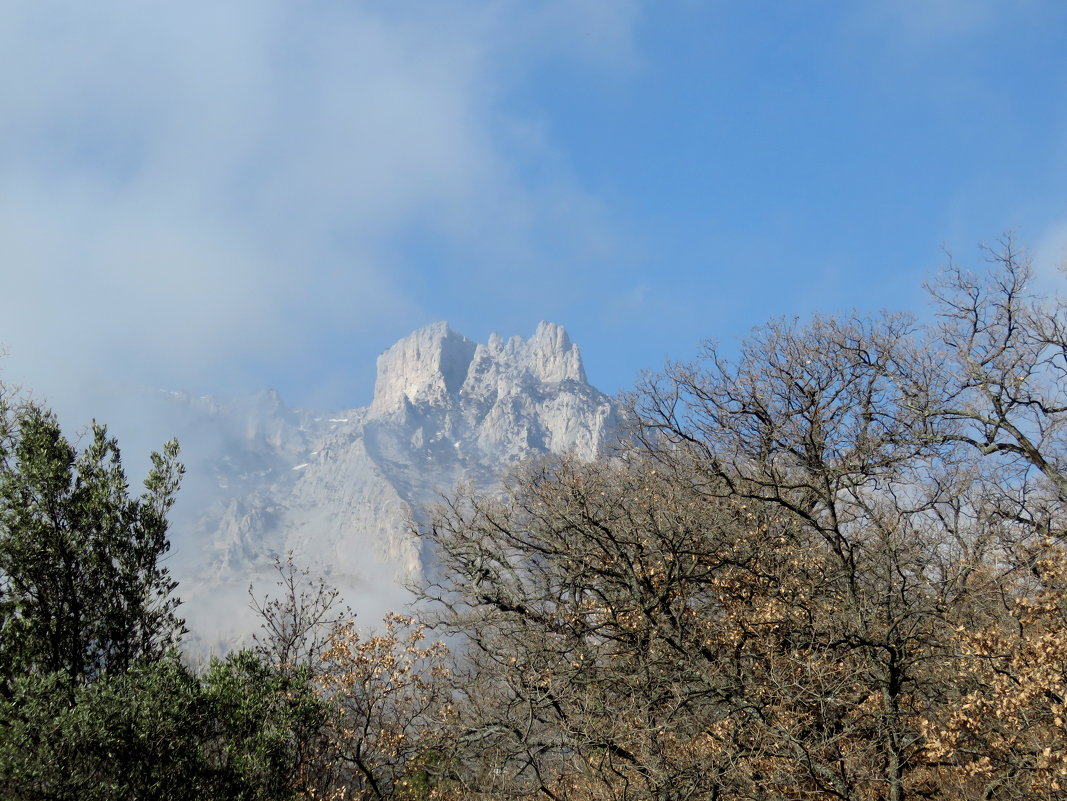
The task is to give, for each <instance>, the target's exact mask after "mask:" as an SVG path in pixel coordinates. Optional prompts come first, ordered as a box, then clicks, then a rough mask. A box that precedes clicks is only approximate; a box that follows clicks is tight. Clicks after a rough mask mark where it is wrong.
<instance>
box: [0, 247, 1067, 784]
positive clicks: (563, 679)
mask: <svg viewBox="0 0 1067 801" xmlns="http://www.w3.org/2000/svg"><path fill="white" fill-rule="evenodd" d="M989 255H990V260H991V265H990V266H989V269H988V270H986V271H984V272H982V273H979V274H972V273H969V272H966V271H964V270H963V269H961V268H958V267H956V266H951V265H950V266H949V267H947V268H946V269H945V270H944V271H943V272H942V273H941V275H940V276H939V278H938V280H937V281H936V282H934V283H932V284H931V285H930V287H929V289H930V293H931V295H932V298H933V301H934V304H935V312H936V315H935V316H934V317H933V321H932V322H931V323H929V324H921V323H920V322H917V321H916V320H914V319H912V318H910V317H908V316H905V315H897V314H888V313H884V314H878V315H870V316H859V315H856V316H852V317H841V318H837V317H815V318H813V319H811V320H807V321H789V320H783V321H776V322H772V323H769V324H767V325H765V326H763V327H761V328H758V329H756V330H755V331H754V332H753V333H752V335H751V336H750V337H749V338H748V339H747V340H745V341H744V342H743V343H742V345H741V347H740V349H739V351H738V352H737V354H736V355H735V356H734V357H733V358H729V359H728V358H726V357H725V356H724V355H723V354H722V353H721V352H720V351H719V350H718V349H717V347H716V346H715V345H713V344H708V345H706V346H705V349H704V351H703V353H702V354H701V356H700V357H699V358H698V359H696V360H695V361H692V362H686V363H672V364H668V365H667V366H666V367H665V368H664V369H663V370H662V371H661V372H658V373H650V374H647V375H646V377H645V378H644V379H643V380H642V381H641V382H640V383H639V385H638V386H637V387H636V388H635V389H634V391H633V392H631V393H630V394H629V396H628V397H627V398H626V400H625V413H624V415H623V416H624V418H625V420H626V426H627V431H626V436H624V437H623V438H622V441H623V444H620V445H619V446H618V448H617V449H616V450H615V451H614V452H612V453H610V454H604V455H603V457H602V458H601V459H599V460H598V461H595V462H592V463H590V462H581V461H578V460H574V459H570V458H567V457H565V456H560V457H551V458H546V459H542V460H540V461H537V462H535V463H529V464H525V465H522V466H520V467H519V468H518V469H516V470H515V471H514V472H513V473H512V474H511V475H510V476H509V477H507V478H506V480H505V481H504V482H503V484H502V485H500V486H498V487H496V488H493V489H492V490H485V491H480V490H476V489H474V488H463V487H461V488H458V489H457V490H456V491H455V492H454V493H453V494H452V496H451V497H450V498H448V499H447V501H446V502H445V503H443V504H441V505H440V506H439V507H438V508H437V509H435V510H433V511H432V512H430V513H429V514H428V516H427V518H426V522H425V523H424V524H422V525H421V526H420V527H419V531H418V532H417V533H418V534H419V536H421V537H423V538H424V539H425V541H426V543H427V547H428V548H429V549H430V550H432V552H433V553H434V555H435V556H434V565H435V567H434V571H433V573H432V574H431V575H429V576H427V577H426V580H425V582H424V584H423V586H422V587H421V588H420V590H419V594H420V598H419V603H418V605H417V607H416V608H417V609H418V610H419V611H418V615H417V619H414V618H411V617H404V616H391V617H390V618H388V619H387V621H386V626H385V628H384V629H383V630H382V631H381V633H379V634H377V635H367V634H361V633H360V631H359V630H358V629H357V628H356V627H355V625H354V624H353V622H352V621H351V619H350V615H349V614H348V613H347V610H345V609H344V608H342V607H341V604H340V599H339V598H338V597H337V594H336V592H335V591H332V590H331V589H330V588H329V587H327V586H325V585H323V584H322V583H317V582H316V581H314V580H313V578H312V577H311V576H309V575H308V574H307V573H306V571H303V570H301V569H300V568H299V567H298V566H294V565H293V564H291V563H289V562H281V563H279V565H278V586H277V587H276V592H275V593H274V594H273V595H270V596H267V595H264V596H262V597H256V598H255V599H254V605H255V607H256V609H257V611H258V612H259V615H260V618H261V621H262V624H263V626H262V629H261V631H260V634H259V635H258V637H257V640H256V647H255V648H253V649H249V650H244V651H240V652H236V653H233V654H230V655H229V656H228V657H227V658H226V659H223V660H215V661H213V662H212V663H211V664H209V665H207V666H202V667H201V668H199V669H196V670H194V669H193V668H191V667H189V666H188V665H186V664H185V663H184V662H183V661H182V658H181V655H180V651H179V645H180V639H181V635H182V633H183V627H182V623H181V621H180V620H179V618H178V611H179V609H178V607H176V605H175V602H174V598H173V593H174V591H175V586H174V582H173V581H172V580H171V579H170V577H169V575H168V574H167V571H166V569H165V568H164V567H163V563H162V557H163V555H164V554H165V552H166V550H167V547H168V545H167V538H166V513H167V510H168V509H169V507H170V504H171V503H172V502H173V499H174V493H175V492H176V491H177V488H178V483H179V480H180V477H181V466H180V465H179V464H178V461H177V456H178V454H177V446H176V445H175V444H168V445H167V446H166V447H165V448H164V450H163V452H162V453H161V454H158V455H157V456H156V457H155V461H154V469H153V471H152V472H151V473H150V475H149V477H148V480H147V481H146V488H145V492H144V493H143V494H142V495H141V496H138V497H133V496H131V495H130V493H129V489H128V486H127V484H126V480H125V477H124V475H123V474H122V470H121V464H120V460H119V456H118V449H117V446H116V444H115V443H114V441H113V440H112V439H110V438H109V437H108V435H107V432H106V430H105V429H103V428H102V427H94V429H93V431H92V435H91V437H90V438H89V439H90V441H89V443H88V445H87V446H86V447H85V448H84V449H83V450H81V451H78V450H77V449H76V448H75V447H73V446H72V445H71V444H70V443H68V442H67V440H65V439H64V438H63V436H62V434H61V432H60V430H59V427H58V425H57V423H56V421H55V418H54V417H53V416H52V415H50V414H49V413H48V412H47V411H46V410H43V409H41V408H40V407H38V406H35V405H33V404H32V403H29V402H25V401H18V400H17V399H16V398H14V397H11V396H10V395H9V396H8V397H6V399H5V402H6V403H7V406H6V407H5V408H4V410H3V415H2V419H3V429H2V431H0V796H2V797H3V798H11V799H75V798H76V799H105V798H106V799H111V798H144V799H149V798H151V799H179V798H181V799H184V798H190V799H192V798H196V799H212V798H218V799H223V798H225V799H335V800H336V801H342V800H344V799H397V800H398V801H399V800H400V799H440V801H468V800H469V801H473V800H474V799H496V798H501V799H506V798H547V799H558V800H559V801H565V800H569V799H575V800H576V801H602V800H603V801H688V800H689V799H693V800H694V801H695V800H696V799H700V800H701V801H712V800H714V801H733V800H734V799H737V800H739V801H740V800H742V799H744V800H745V801H764V800H765V801H772V799H820V800H821V799H826V801H832V800H833V799H838V800H839V801H883V800H884V801H904V799H944V801H979V799H989V800H990V801H993V800H994V799H997V800H999V799H1003V800H1004V801H1009V800H1010V801H1016V800H1018V801H1024V800H1025V801H1029V800H1030V799H1034V800H1035V801H1036V800H1037V799H1052V798H1067V549H1065V548H1064V536H1065V532H1067V529H1065V515H1064V512H1065V509H1067V431H1065V424H1067V306H1065V305H1064V303H1063V302H1061V301H1060V300H1058V299H1055V298H1047V297H1043V296H1042V294H1041V293H1040V292H1039V291H1038V289H1037V288H1036V287H1035V284H1034V277H1033V275H1032V271H1031V268H1030V266H1029V263H1028V261H1027V259H1026V257H1025V254H1020V253H1019V252H1018V251H1017V250H1016V249H1015V246H1014V245H1013V243H1012V242H1011V241H1010V240H1005V241H1003V242H1001V243H1000V244H999V245H998V247H997V248H996V249H995V250H993V251H990V253H989ZM438 640H444V641H447V642H448V643H449V644H450V646H451V647H450V648H446V647H445V646H444V645H442V644H441V643H440V642H438Z"/></svg>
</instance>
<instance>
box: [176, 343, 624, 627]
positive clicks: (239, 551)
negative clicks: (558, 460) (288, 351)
mask: <svg viewBox="0 0 1067 801" xmlns="http://www.w3.org/2000/svg"><path fill="white" fill-rule="evenodd" d="M181 403H182V406H183V413H184V415H185V418H186V420H187V422H188V423H189V425H190V426H191V427H192V430H193V431H194V435H193V443H194V445H196V444H198V443H199V444H200V445H202V446H204V445H206V446H205V447H201V448H200V454H201V455H200V456H198V455H197V454H193V457H194V458H193V464H192V465H191V466H192V467H193V468H194V469H195V470H197V472H200V473H202V474H207V473H209V474H210V475H212V476H213V481H212V482H211V485H210V486H205V487H202V492H201V493H198V495H200V496H202V497H198V501H199V504H198V505H199V507H200V508H202V509H205V510H206V511H204V512H203V513H198V514H197V513H191V512H189V511H186V512H185V514H184V515H183V516H180V517H179V519H178V520H177V524H176V526H175V527H174V536H173V539H174V541H175V546H176V551H177V552H178V553H179V556H180V557H181V558H180V559H179V560H178V562H177V568H176V572H178V573H179V574H180V575H179V578H180V579H181V582H182V587H183V589H184V590H185V597H186V598H187V599H189V601H190V603H189V604H188V606H187V614H189V617H190V622H191V624H192V625H191V627H192V628H193V630H194V631H206V630H213V634H212V635H211V636H210V637H209V643H208V645H209V646H212V647H220V645H222V644H225V643H227V642H232V641H233V640H234V638H235V637H236V636H238V635H239V634H241V633H242V632H243V631H244V630H246V629H247V628H248V627H249V626H250V625H251V621H250V620H247V619H245V620H242V619H241V618H240V616H238V617H236V618H234V619H233V620H232V621H230V622H229V623H225V624H219V620H218V618H219V616H218V605H217V604H216V603H214V602H212V601H211V600H210V599H212V598H217V597H220V596H226V595H227V593H228V594H229V595H231V596H234V597H236V595H237V594H240V595H242V596H243V595H244V594H243V592H241V593H238V590H243V588H247V586H248V584H249V583H250V582H253V583H257V584H263V583H264V581H265V580H266V581H268V582H269V579H268V577H269V575H270V566H271V563H272V560H273V559H274V557H275V556H278V555H284V554H285V553H287V552H292V553H293V554H294V556H295V558H296V560H297V561H298V562H299V563H303V564H307V565H309V566H310V567H311V568H312V570H314V571H315V572H317V573H321V574H323V575H325V576H326V578H327V579H328V580H329V581H330V582H331V583H333V584H335V585H336V586H338V587H339V588H341V589H342V591H343V592H344V593H345V595H346V596H347V597H348V600H349V602H350V603H352V605H353V606H354V607H355V608H356V611H357V612H359V613H361V614H362V617H363V618H364V619H365V620H373V619H375V618H376V617H378V616H380V613H381V612H384V611H386V610H387V609H390V608H396V607H397V606H398V605H400V604H402V603H403V602H404V601H405V600H406V596H405V595H403V594H402V593H401V592H400V591H398V589H397V587H398V585H399V584H400V583H403V582H405V581H412V580H416V579H418V577H419V576H420V575H422V574H423V572H424V571H425V570H426V569H427V567H428V565H427V564H426V563H425V560H426V558H427V557H426V555H425V554H424V552H423V550H422V549H421V548H420V547H419V543H418V542H417V541H416V540H415V539H414V538H413V537H412V536H411V534H410V528H411V526H410V521H411V519H412V518H413V517H417V516H418V514H419V510H420V509H421V508H423V506H424V505H426V504H428V503H433V502H435V501H436V500H437V499H438V498H439V497H440V493H443V492H447V491H449V490H451V489H452V487H454V486H455V484H456V483H457V482H459V481H461V480H472V481H474V482H476V483H478V484H481V485H483V486H484V485H489V484H491V483H492V482H493V481H495V480H496V479H497V478H498V477H499V476H500V474H501V473H502V472H503V471H504V470H505V469H506V468H507V467H508V465H510V464H513V463H514V462H516V461H518V460H521V459H523V458H526V457H528V456H531V455H533V454H538V453H560V452H563V451H572V452H575V453H577V454H578V455H579V456H581V457H584V458H593V457H594V456H595V455H596V453H597V451H598V450H599V449H600V448H601V447H602V446H603V445H604V444H605V442H606V441H607V440H608V439H609V438H610V437H611V436H612V435H613V431H614V426H615V412H614V409H613V407H612V404H611V402H610V401H609V399H608V398H607V397H606V396H604V395H603V394H602V393H600V392H598V391H597V390H596V389H595V388H593V387H592V386H590V385H589V383H588V382H587V380H586V376H585V371H584V369H583V367H582V360H581V355H580V353H579V350H578V347H577V346H576V345H574V344H572V343H571V341H570V339H569V337H568V336H567V333H566V331H564V329H563V328H561V327H560V326H558V325H554V324H551V323H541V324H540V325H539V326H538V327H537V330H536V332H535V333H534V335H533V336H532V337H531V338H529V339H523V338H522V337H518V336H515V337H512V338H510V339H508V340H504V339H502V338H501V337H499V336H497V335H495V334H494V335H492V336H491V337H490V338H489V341H488V343H486V344H476V343H474V342H472V341H471V340H469V339H467V338H466V337H464V336H461V335H460V334H457V333H456V332H454V331H452V330H451V329H450V328H449V327H448V325H447V323H434V324H433V325H429V326H426V327H425V328H422V329H420V330H418V331H416V332H414V333H413V334H411V335H410V336H408V337H406V338H405V339H403V340H401V341H400V342H398V343H396V344H395V345H393V346H392V347H391V348H389V349H388V350H387V351H385V353H383V354H382V355H381V356H380V357H379V358H378V374H377V382H376V385H375V390H374V400H373V402H372V403H371V405H370V406H369V407H368V408H366V409H352V410H348V411H343V412H336V413H314V412H308V411H298V410H292V409H288V408H286V407H285V406H284V404H283V403H282V402H281V399H280V398H278V397H277V395H276V394H274V393H269V392H268V393H260V394H259V395H257V396H254V397H253V398H251V399H245V400H243V401H240V400H238V401H228V402H223V401H218V400H215V399H212V398H198V399H192V398H189V397H184V398H182V399H181ZM195 432H199V434H196V433H195ZM205 432H206V433H207V435H206V436H205ZM188 450H189V449H188V448H187V449H186V452H187V453H188ZM187 508H188V507H187ZM189 589H191V590H192V592H189ZM244 597H245V598H246V596H244ZM245 605H246V606H247V604H245ZM213 624H218V625H213Z"/></svg>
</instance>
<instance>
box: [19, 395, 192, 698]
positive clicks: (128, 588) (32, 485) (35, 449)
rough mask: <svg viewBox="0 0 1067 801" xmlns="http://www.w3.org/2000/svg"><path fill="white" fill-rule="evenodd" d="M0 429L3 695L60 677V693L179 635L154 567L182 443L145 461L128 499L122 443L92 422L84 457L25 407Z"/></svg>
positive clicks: (163, 577) (160, 649)
mask: <svg viewBox="0 0 1067 801" xmlns="http://www.w3.org/2000/svg"><path fill="white" fill-rule="evenodd" d="M4 417H5V420H4V424H3V426H2V427H0V689H2V691H3V692H4V693H5V694H10V691H11V688H12V683H13V680H14V678H15V677H17V676H25V675H28V674H37V675H44V674H51V673H58V674H60V675H61V676H63V677H64V685H65V688H66V694H67V695H68V697H70V696H71V695H72V694H73V691H74V689H75V688H76V687H78V686H80V685H84V684H88V683H92V682H94V681H95V680H97V679H99V678H100V677H102V676H104V675H117V674H121V673H124V672H125V671H127V670H128V669H129V668H130V667H131V666H132V665H133V664H134V663H135V662H136V661H137V660H139V659H143V658H149V659H155V658H158V657H160V656H161V655H162V654H163V653H165V652H166V650H167V649H168V648H169V647H170V646H172V645H173V644H174V643H175V642H176V641H177V640H178V638H179V637H180V635H181V633H182V631H183V626H182V621H181V620H180V619H179V618H178V617H177V616H176V615H175V609H176V607H177V605H178V600H177V599H176V598H173V597H172V596H171V593H172V591H173V590H174V588H175V586H176V582H174V581H173V580H172V579H171V578H170V575H169V573H168V571H167V569H166V567H164V566H163V565H162V564H161V557H162V556H163V555H164V554H165V553H166V552H167V550H168V549H169V547H170V545H169V542H168V540H167V520H166V515H167V511H168V510H169V509H170V507H171V505H172V504H173V503H174V496H175V493H176V491H177V489H178V485H179V483H180V480H181V475H182V472H183V467H182V465H181V464H180V463H179V462H178V460H177V456H178V444H177V442H175V441H171V442H168V443H167V444H166V445H165V446H164V447H163V451H162V453H154V454H153V455H152V462H153V467H152V470H151V471H150V472H149V475H148V477H147V479H146V480H145V492H144V493H143V494H142V495H141V496H140V497H131V495H130V492H129V484H128V482H127V480H126V475H125V473H124V471H123V469H122V464H121V460H120V454H119V449H118V444H117V443H116V441H115V439H114V438H113V437H110V436H109V435H108V432H107V429H106V428H105V427H104V426H102V425H99V424H96V423H93V425H92V427H91V430H90V433H89V443H88V445H87V446H86V447H85V448H84V450H82V451H81V452H80V453H79V452H78V449H77V448H75V446H73V445H72V444H71V443H70V442H69V441H68V440H67V439H66V438H64V436H63V434H62V432H61V431H60V427H59V423H58V422H57V420H56V418H55V415H54V414H52V413H51V412H50V411H48V410H46V409H44V408H42V407H41V406H39V405H36V404H33V403H27V404H25V405H22V406H20V407H19V408H17V409H16V410H14V411H12V412H9V413H6V414H4Z"/></svg>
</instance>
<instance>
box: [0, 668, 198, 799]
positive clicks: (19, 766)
mask: <svg viewBox="0 0 1067 801" xmlns="http://www.w3.org/2000/svg"><path fill="white" fill-rule="evenodd" d="M66 687H67V677H66V676H65V675H64V674H62V673H51V674H26V675H23V676H20V677H18V678H17V679H16V680H15V681H14V682H13V683H12V687H11V698H10V700H6V701H3V702H0V784H2V785H3V787H4V798H6V799H12V801H16V800H17V799H27V801H29V799H35V800H36V799H55V800H56V801H66V799H70V801H75V799H77V800H78V801H96V800H97V799H99V801H105V800H109V799H117V798H128V799H159V800H160V801H171V800H173V801H184V799H189V800H190V801H192V799H200V798H210V797H212V795H213V794H212V793H211V790H212V789H213V787H214V786H217V784H218V779H217V778H216V776H215V775H213V771H212V770H211V766H210V765H209V764H208V763H206V762H205V760H204V759H203V755H202V748H201V740H202V737H203V732H204V730H205V727H206V725H207V720H208V712H209V709H208V707H207V705H206V704H205V703H204V700H203V698H202V697H201V694H200V690H199V684H198V682H197V680H196V678H195V677H194V676H192V675H191V674H190V673H189V672H188V671H187V670H186V669H185V668H184V667H183V666H182V665H181V664H180V662H179V661H178V660H177V659H176V658H174V657H165V658H162V659H159V660H155V661H152V662H145V663H143V664H137V665H135V666H133V667H131V669H130V670H128V671H126V672H125V673H124V674H121V675H116V676H106V677H104V678H102V679H100V680H99V681H96V682H94V683H92V684H87V685H81V686H78V687H77V688H75V691H74V697H73V699H72V700H68V698H67V696H66V692H65V690H66ZM216 797H217V796H216Z"/></svg>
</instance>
